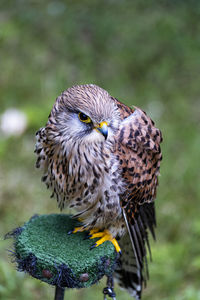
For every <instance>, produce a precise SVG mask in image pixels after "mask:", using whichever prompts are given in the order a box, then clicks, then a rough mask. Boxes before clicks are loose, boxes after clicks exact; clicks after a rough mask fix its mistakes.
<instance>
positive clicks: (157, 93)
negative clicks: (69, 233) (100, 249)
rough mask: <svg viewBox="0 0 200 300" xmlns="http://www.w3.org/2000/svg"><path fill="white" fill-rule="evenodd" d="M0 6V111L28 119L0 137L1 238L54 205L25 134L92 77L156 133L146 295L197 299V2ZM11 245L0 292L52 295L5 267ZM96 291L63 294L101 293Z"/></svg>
mask: <svg viewBox="0 0 200 300" xmlns="http://www.w3.org/2000/svg"><path fill="white" fill-rule="evenodd" d="M0 8H1V9H0V49H1V60H0V66H1V72H0V85H1V98H0V114H1V113H3V112H4V111H5V110H6V109H7V108H10V107H16V108H19V109H21V110H22V111H23V112H25V113H26V115H27V119H28V128H27V130H26V132H25V133H24V134H23V135H22V136H21V137H10V138H6V137H5V136H3V135H1V136H0V235H1V237H2V236H3V235H4V234H5V233H6V232H7V231H9V230H11V229H12V228H15V227H17V226H19V225H22V224H23V223H24V221H27V220H28V219H29V218H30V217H31V216H32V215H33V214H35V213H40V214H46V213H51V212H58V209H57V207H56V201H52V200H50V199H49V192H48V191H46V189H45V187H44V185H42V184H41V183H40V180H39V173H38V171H36V170H35V169H34V161H35V156H34V154H33V149H34V142H35V141H34V133H35V131H36V130H38V128H40V127H41V126H43V125H44V124H45V122H46V120H47V117H48V114H49V112H50V109H51V107H52V105H53V102H54V99H55V98H56V97H57V96H58V95H59V94H60V93H61V91H62V90H64V89H66V88H67V87H70V86H71V85H73V84H81V83H96V84H98V85H100V86H101V87H103V88H105V89H107V90H108V91H109V92H110V94H112V95H113V96H116V97H117V98H119V99H120V100H122V101H124V102H125V103H126V104H128V105H136V106H140V107H141V108H143V109H144V110H146V111H147V112H148V113H149V114H150V116H152V118H153V119H154V120H155V121H156V125H157V126H158V127H159V128H161V129H162V132H163V137H164V142H163V145H162V149H163V164H162V166H161V177H160V187H159V189H158V195H157V201H156V203H157V219H158V228H157V242H156V243H153V247H152V248H153V249H152V252H153V262H152V263H151V264H150V281H149V283H148V286H147V289H146V290H145V291H144V297H143V299H145V300H150V299H154V300H158V299H164V300H172V299H178V300H196V299H200V289H199V277H200V246H199V240H200V221H199V198H200V185H199V179H200V176H199V148H200V135H199V129H200V127H199V112H200V101H199V69H200V56H199V50H200V35H199V32H200V22H199V18H200V2H199V1H196V0H191V1H183V0H182V1H180V0H176V1H170V0H161V1H155V0H149V1H145V0H135V1H132V0H124V1H122V0H116V1H113V0H102V1H97V0H93V1H89V0H83V1H80V0H76V1H72V0H68V1H64V0H60V1H49V0H44V1H37V0H36V1H31V0H30V1H25V0H17V1H11V0H7V1H4V0H2V1H1V4H0ZM8 247H9V245H8V244H7V242H5V241H1V242H0V252H1V260H0V299H3V300H8V299H22V300H25V299H30V300H31V299H43V298H44V299H53V290H52V289H51V288H50V287H49V286H47V285H45V284H41V283H39V282H38V281H37V280H34V279H32V278H29V277H28V276H25V275H24V274H20V273H17V272H16V271H15V270H14V267H13V265H11V264H10V263H9V259H8V256H7V253H6V251H5V249H6V248H8ZM102 287H103V285H102V284H101V285H97V286H94V287H92V288H90V289H86V290H85V289H84V290H80V291H68V292H67V293H68V295H69V299H72V300H75V299H79V298H81V299H83V300H84V299H87V300H88V299H89V300H90V299H99V298H100V297H101V290H102ZM117 294H118V299H122V298H123V299H131V298H130V297H129V296H128V294H126V293H125V292H123V291H120V290H117ZM95 296H96V298H95ZM66 298H67V297H66Z"/></svg>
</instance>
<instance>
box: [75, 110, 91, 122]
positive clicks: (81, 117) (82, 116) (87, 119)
mask: <svg viewBox="0 0 200 300" xmlns="http://www.w3.org/2000/svg"><path fill="white" fill-rule="evenodd" d="M78 117H79V120H80V121H81V122H84V123H91V122H92V120H91V119H90V117H88V116H87V115H85V114H84V113H82V112H80V113H79V114H78Z"/></svg>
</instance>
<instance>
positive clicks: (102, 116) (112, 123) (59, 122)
mask: <svg viewBox="0 0 200 300" xmlns="http://www.w3.org/2000/svg"><path fill="white" fill-rule="evenodd" d="M119 123H120V116H119V112H118V108H117V105H116V104H115V101H114V100H113V98H111V96H110V95H109V94H108V92H106V91H105V90H103V89H102V88H100V87H98V86H96V85H94V84H88V85H80V86H74V87H72V88H69V89H68V90H66V91H64V92H63V93H62V94H61V96H59V97H58V98H57V99H56V103H55V105H54V107H53V109H52V112H51V114H50V117H49V121H48V125H49V126H51V128H52V129H53V131H55V132H56V133H57V134H58V136H59V137H60V136H61V137H62V138H63V139H64V140H66V141H68V140H72V141H80V142H83V143H91V142H102V141H106V140H107V139H108V140H109V139H110V138H111V137H112V135H113V134H115V133H116V131H117V130H118V128H119Z"/></svg>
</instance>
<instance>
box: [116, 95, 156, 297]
mask: <svg viewBox="0 0 200 300" xmlns="http://www.w3.org/2000/svg"><path fill="white" fill-rule="evenodd" d="M115 101H116V103H117V105H118V108H119V110H120V112H121V118H122V123H121V127H120V130H119V134H118V136H117V137H116V149H115V153H116V156H117V158H118V159H119V163H120V167H121V171H122V179H123V181H124V183H125V186H126V192H125V193H124V194H123V195H122V198H121V206H122V208H123V214H124V218H125V221H126V224H127V229H128V234H129V235H127V236H125V237H124V239H125V240H126V243H125V241H124V240H122V242H121V248H122V253H123V255H122V259H121V268H119V269H118V271H117V274H118V277H119V278H120V285H121V286H124V287H125V288H127V289H129V291H130V290H131V291H132V292H131V294H132V295H135V297H136V299H140V295H141V291H142V285H143V283H145V282H146V280H147V279H148V266H147V259H146V255H147V250H146V246H147V248H148V249H149V251H150V246H149V242H148V229H149V230H150V232H151V233H152V235H153V237H154V238H155V234H154V227H155V224H156V220H155V209H154V203H153V200H154V199H155V196H156V187H157V184H158V178H157V177H158V175H159V169H160V161H161V159H162V155H161V150H160V143H161V141H162V136H161V132H160V130H159V129H157V128H156V127H155V126H154V123H153V121H152V120H151V119H150V118H149V117H147V115H146V113H145V112H143V111H142V110H141V109H139V108H137V107H135V109H130V108H128V107H127V106H125V105H124V104H122V103H120V102H118V101H117V100H115ZM128 236H129V238H128ZM131 249H132V252H131V253H132V254H130V250H131ZM124 253H125V254H124ZM130 255H132V257H131V256H130ZM133 261H134V263H133Z"/></svg>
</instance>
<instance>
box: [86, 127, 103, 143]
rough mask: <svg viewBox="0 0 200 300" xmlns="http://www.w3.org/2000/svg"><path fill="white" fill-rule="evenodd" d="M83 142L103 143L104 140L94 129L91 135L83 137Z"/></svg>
mask: <svg viewBox="0 0 200 300" xmlns="http://www.w3.org/2000/svg"><path fill="white" fill-rule="evenodd" d="M84 141H85V142H87V143H93V142H103V141H105V138H104V136H103V135H102V134H101V133H100V132H98V131H97V130H96V129H93V130H92V132H91V133H89V134H87V135H85V137H84Z"/></svg>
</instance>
